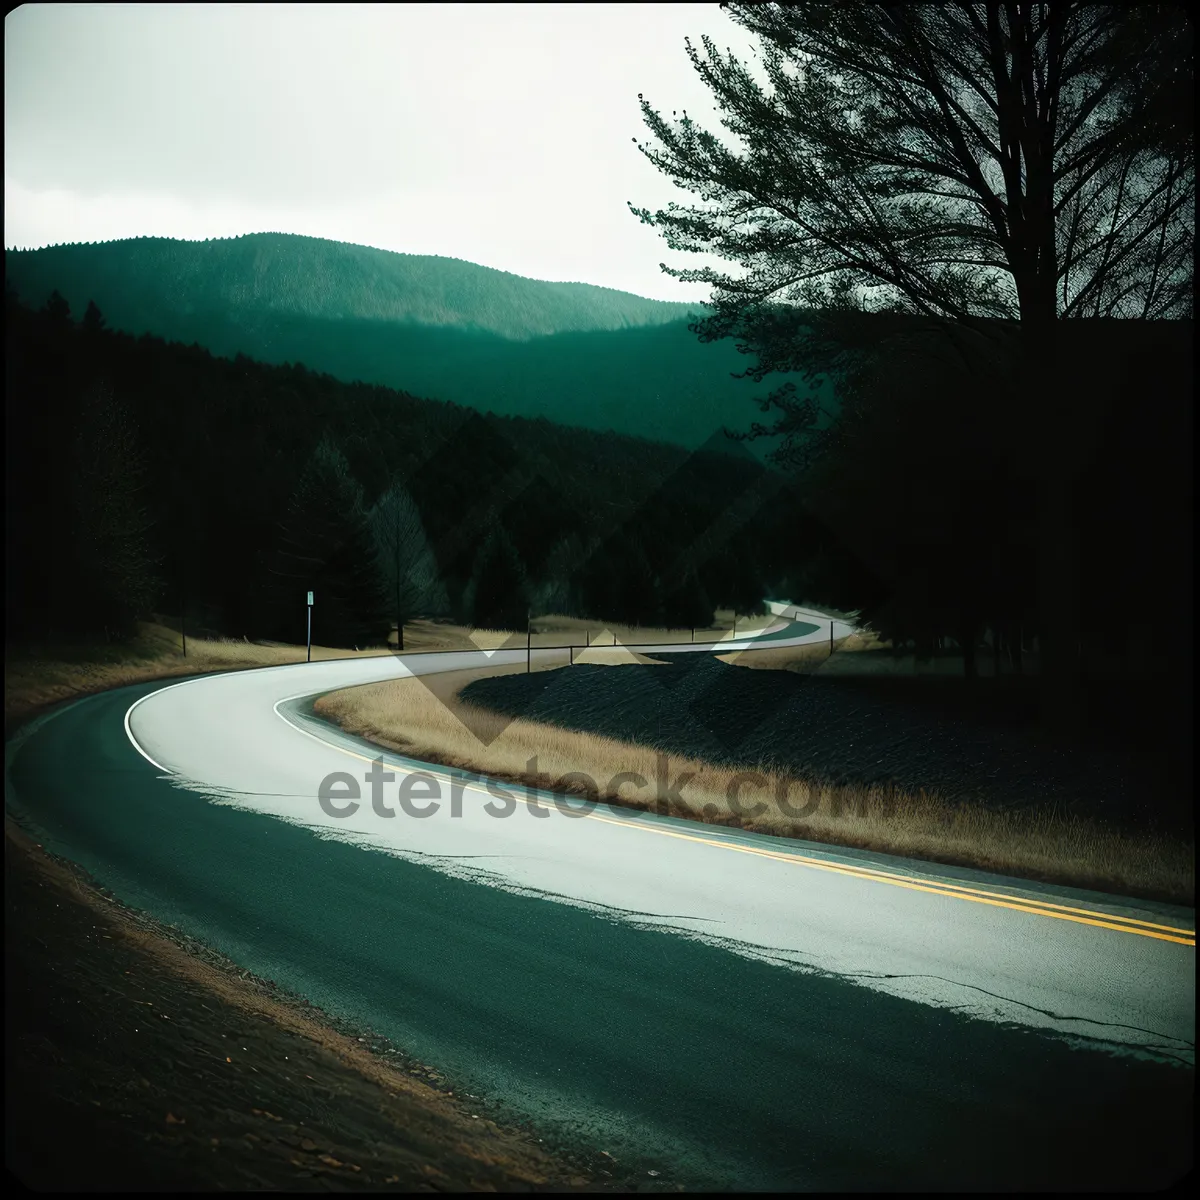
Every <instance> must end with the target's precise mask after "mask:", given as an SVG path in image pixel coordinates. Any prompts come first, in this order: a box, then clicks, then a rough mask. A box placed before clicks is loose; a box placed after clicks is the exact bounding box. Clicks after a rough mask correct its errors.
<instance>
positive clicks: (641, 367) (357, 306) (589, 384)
mask: <svg viewBox="0 0 1200 1200" xmlns="http://www.w3.org/2000/svg"><path fill="white" fill-rule="evenodd" d="M5 262H6V277H7V279H8V280H9V282H10V283H11V284H12V285H13V286H14V287H15V288H16V290H17V291H18V293H19V294H20V297H21V299H22V300H23V301H24V302H25V303H27V304H30V305H33V306H35V307H36V306H39V305H41V304H43V303H44V302H45V298H46V297H47V296H48V295H49V294H50V292H51V291H53V290H57V291H58V292H59V293H60V294H61V295H63V296H64V297H65V298H66V300H67V301H68V303H69V304H70V306H71V309H72V311H74V312H75V313H81V312H82V311H83V310H84V308H85V307H86V305H87V303H88V301H89V300H94V301H95V303H96V304H97V305H99V307H100V308H101V310H102V311H103V312H104V314H105V317H106V319H107V321H108V323H109V326H110V327H111V328H113V329H118V330H122V331H124V332H127V333H133V334H135V335H140V334H142V333H147V332H148V333H152V334H155V335H156V336H159V337H162V338H165V339H167V340H177V341H182V342H185V343H188V344H191V343H192V342H198V343H199V344H200V345H201V346H204V347H205V348H207V349H209V350H211V351H212V352H213V353H214V354H220V355H225V356H228V357H233V356H234V355H236V354H238V353H242V354H245V355H247V356H249V357H251V358H255V359H257V360H259V361H262V362H266V363H273V364H283V363H297V362H298V363H302V364H303V365H305V366H307V367H308V368H310V369H311V370H315V371H320V372H326V373H328V374H331V375H333V376H334V377H336V378H338V379H341V380H344V381H346V382H355V381H362V382H365V383H374V384H382V385H384V386H386V387H395V388H399V389H402V390H404V391H408V392H412V393H415V394H418V395H431V396H437V397H438V398H439V399H443V400H452V401H454V402H456V403H458V404H461V405H464V406H467V407H470V408H474V409H477V410H478V411H480V412H488V411H491V412H495V413H498V414H503V415H511V416H530V417H537V416H544V417H546V418H547V419H548V420H551V421H555V422H558V423H561V424H568V425H579V426H583V427H585V428H588V429H595V430H598V431H605V430H609V429H611V430H614V431H616V432H619V433H628V434H633V435H635V436H640V437H650V438H654V439H656V440H660V441H669V442H673V443H675V444H676V445H682V446H686V447H688V448H689V449H694V448H696V447H698V446H701V445H703V444H704V443H705V442H706V441H708V439H709V438H710V437H712V435H713V434H714V433H717V432H719V431H720V430H721V429H722V428H724V427H730V428H734V429H746V428H748V427H749V425H750V422H751V420H752V418H753V416H754V413H755V411H756V410H755V406H754V403H753V401H754V398H755V397H757V396H759V395H760V394H761V393H762V392H763V391H764V389H763V387H762V385H758V384H755V383H753V382H752V381H750V380H743V379H733V378H731V375H732V374H733V373H734V372H741V371H744V370H745V369H746V367H747V365H748V362H747V359H746V358H745V357H744V356H742V355H739V354H738V353H737V350H736V349H735V347H734V345H733V343H732V342H729V341H722V342H716V343H712V344H708V345H702V344H700V343H699V342H698V341H697V339H696V337H695V336H694V335H693V334H692V333H690V332H689V331H688V324H689V323H690V320H693V319H695V315H696V314H699V313H700V312H701V311H702V306H699V305H687V304H672V303H667V302H664V301H660V300H647V299H644V298H643V297H640V296H633V295H630V294H628V293H625V292H618V291H614V290H612V289H610V288H600V287H594V286H592V285H590V284H581V283H546V282H542V281H539V280H533V279H524V278H522V277H520V276H517V275H511V274H508V273H507V272H504V271H495V270H491V269H489V268H487V267H480V266H477V265H475V264H474V263H467V262H461V261H459V260H457V259H450V258H434V257H423V256H419V255H409V254H394V253H391V252H388V251H383V250H373V249H370V248H368V247H364V246H352V245H348V244H345V243H341V242H331V241H325V240H322V239H319V238H308V237H299V236H295V235H290V234H250V235H247V236H245V237H240V238H225V239H214V240H212V241H207V242H184V241H175V240H171V239H167V238H136V239H132V240H127V241H119V242H106V243H102V244H96V245H68V246H53V247H48V248H45V249H41V250H34V251H7V252H6V255H5ZM795 379H796V381H797V382H798V383H800V380H799V377H798V376H796V377H795ZM801 386H804V385H802V384H801ZM767 448H768V447H765V446H760V445H755V446H754V447H753V451H754V452H755V453H760V452H765V450H766V449H767Z"/></svg>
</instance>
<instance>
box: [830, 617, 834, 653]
mask: <svg viewBox="0 0 1200 1200" xmlns="http://www.w3.org/2000/svg"><path fill="white" fill-rule="evenodd" d="M829 657H830V658H832V657H833V618H832V617H830V618H829Z"/></svg>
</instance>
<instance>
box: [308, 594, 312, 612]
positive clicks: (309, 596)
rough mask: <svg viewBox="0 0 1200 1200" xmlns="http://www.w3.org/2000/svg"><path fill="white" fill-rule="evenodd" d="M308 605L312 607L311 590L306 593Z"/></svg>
mask: <svg viewBox="0 0 1200 1200" xmlns="http://www.w3.org/2000/svg"><path fill="white" fill-rule="evenodd" d="M308 607H309V608H312V592H309V593H308Z"/></svg>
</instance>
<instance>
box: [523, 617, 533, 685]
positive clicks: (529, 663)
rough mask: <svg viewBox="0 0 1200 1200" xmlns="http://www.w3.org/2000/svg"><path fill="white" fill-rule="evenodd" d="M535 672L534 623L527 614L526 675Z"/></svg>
mask: <svg viewBox="0 0 1200 1200" xmlns="http://www.w3.org/2000/svg"><path fill="white" fill-rule="evenodd" d="M531 670H533V623H532V622H531V620H530V615H529V613H526V614H525V674H526V675H528V674H529V672H530V671H531Z"/></svg>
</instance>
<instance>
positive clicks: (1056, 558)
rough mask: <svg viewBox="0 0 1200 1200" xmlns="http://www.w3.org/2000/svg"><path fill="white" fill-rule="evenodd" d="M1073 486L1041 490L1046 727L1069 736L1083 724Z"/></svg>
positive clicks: (1046, 485)
mask: <svg viewBox="0 0 1200 1200" xmlns="http://www.w3.org/2000/svg"><path fill="white" fill-rule="evenodd" d="M1074 491H1075V489H1074V487H1073V485H1072V482H1071V481H1070V480H1068V479H1065V478H1062V477H1059V478H1057V479H1053V478H1052V479H1048V480H1045V481H1044V482H1043V485H1042V513H1041V530H1040V534H1041V562H1040V571H1039V574H1040V579H1039V584H1040V588H1039V592H1040V594H1039V597H1038V608H1039V614H1038V615H1039V622H1038V634H1039V636H1038V648H1039V650H1040V656H1041V657H1040V662H1039V672H1040V675H1041V693H1042V724H1043V725H1044V726H1045V728H1046V729H1047V730H1049V731H1051V732H1055V733H1063V734H1071V733H1075V732H1077V731H1078V730H1079V729H1080V728H1081V727H1082V724H1083V718H1084V713H1083V701H1084V695H1083V689H1082V687H1081V686H1080V682H1081V681H1080V676H1079V562H1078V530H1077V527H1076V522H1075V512H1074Z"/></svg>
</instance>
